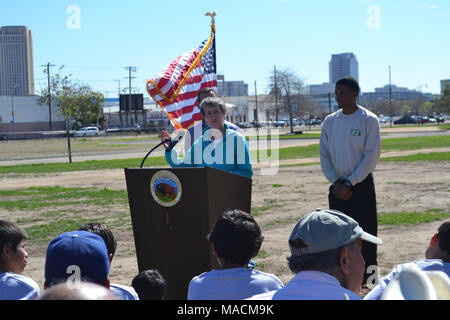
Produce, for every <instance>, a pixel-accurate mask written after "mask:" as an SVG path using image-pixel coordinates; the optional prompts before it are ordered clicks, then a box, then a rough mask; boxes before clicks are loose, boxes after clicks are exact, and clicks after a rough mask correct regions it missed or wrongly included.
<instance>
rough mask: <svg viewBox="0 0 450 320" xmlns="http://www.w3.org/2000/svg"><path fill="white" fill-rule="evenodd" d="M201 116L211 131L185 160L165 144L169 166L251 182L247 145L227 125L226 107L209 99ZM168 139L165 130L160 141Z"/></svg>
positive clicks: (191, 148)
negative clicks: (216, 172) (210, 171)
mask: <svg viewBox="0 0 450 320" xmlns="http://www.w3.org/2000/svg"><path fill="white" fill-rule="evenodd" d="M200 112H201V113H202V116H203V118H204V119H205V121H206V123H207V124H208V126H209V128H207V129H205V130H204V131H203V132H202V135H201V136H200V137H199V138H198V139H197V140H195V142H194V143H193V144H192V146H191V147H190V148H189V150H188V151H187V152H186V155H185V156H184V158H183V159H181V158H180V157H179V155H178V152H177V151H176V150H175V149H172V148H170V147H169V143H165V144H163V145H164V148H165V149H166V152H165V156H166V161H167V163H168V164H169V165H170V166H171V167H173V168H179V167H212V168H215V169H219V170H224V171H228V172H231V173H234V174H238V175H241V176H245V177H249V178H251V177H252V175H253V168H252V161H251V158H250V151H249V148H248V144H247V141H246V140H245V137H244V136H243V135H242V134H240V133H239V132H237V131H235V130H231V129H229V128H228V126H227V125H226V124H225V123H224V120H225V114H226V107H225V103H224V102H223V101H222V100H221V99H219V98H216V97H210V98H206V99H204V100H203V101H202V103H201V104H200ZM186 134H188V133H186ZM169 138H170V136H169V133H168V132H167V131H165V130H163V131H162V133H161V141H165V140H167V139H169Z"/></svg>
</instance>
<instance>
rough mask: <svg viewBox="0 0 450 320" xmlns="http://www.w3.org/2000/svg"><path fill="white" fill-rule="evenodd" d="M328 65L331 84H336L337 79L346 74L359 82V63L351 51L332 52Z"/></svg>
mask: <svg viewBox="0 0 450 320" xmlns="http://www.w3.org/2000/svg"><path fill="white" fill-rule="evenodd" d="M328 66H329V79H330V81H329V82H330V83H331V84H336V82H337V81H338V80H339V79H342V78H343V77H348V76H350V77H353V78H355V79H356V80H357V81H358V82H359V65H358V60H357V59H356V56H355V54H353V53H351V52H346V53H339V54H333V55H331V61H330V62H329V65H328Z"/></svg>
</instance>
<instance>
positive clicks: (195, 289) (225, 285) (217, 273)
mask: <svg viewBox="0 0 450 320" xmlns="http://www.w3.org/2000/svg"><path fill="white" fill-rule="evenodd" d="M282 287H283V283H282V282H281V280H280V279H278V278H277V276H275V275H273V274H270V273H265V272H261V271H258V270H251V269H247V268H231V269H223V270H216V269H213V270H211V271H209V272H204V273H202V274H201V275H199V276H196V277H194V278H193V279H192V280H191V282H190V283H189V289H188V300H243V299H247V298H249V297H251V296H254V295H256V294H259V293H263V292H269V291H273V290H276V289H279V288H282Z"/></svg>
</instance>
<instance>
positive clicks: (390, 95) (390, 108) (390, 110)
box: [389, 66, 392, 127]
mask: <svg viewBox="0 0 450 320" xmlns="http://www.w3.org/2000/svg"><path fill="white" fill-rule="evenodd" d="M389 113H390V116H391V121H390V127H392V85H391V66H389Z"/></svg>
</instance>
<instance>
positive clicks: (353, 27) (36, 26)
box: [0, 0, 450, 98]
mask: <svg viewBox="0 0 450 320" xmlns="http://www.w3.org/2000/svg"><path fill="white" fill-rule="evenodd" d="M105 4H106V2H104V1H95V3H92V2H89V1H85V0H78V1H74V2H72V1H70V2H69V1H65V0H62V1H58V3H54V2H51V1H49V0H38V1H33V2H30V1H25V0H19V1H15V2H13V3H8V4H7V5H6V3H5V2H2V4H0V9H1V10H0V21H2V25H3V26H9V25H24V26H27V27H28V28H29V29H30V30H31V31H32V32H33V41H34V43H33V46H34V62H35V63H34V65H35V66H34V73H35V87H36V93H39V89H40V88H42V87H44V86H45V85H46V76H45V74H44V73H43V72H42V70H43V69H44V67H43V65H46V64H47V63H48V62H50V63H52V64H54V65H55V67H53V68H52V69H51V71H52V73H54V72H57V70H58V67H59V66H60V65H65V66H66V67H65V68H64V72H65V74H72V79H74V80H79V81H81V82H83V83H87V84H89V85H90V86H91V87H92V88H93V89H94V90H97V91H101V92H103V93H105V96H107V97H110V98H111V97H116V96H117V92H118V87H119V81H120V87H121V89H123V88H125V87H127V86H128V80H127V79H126V78H127V77H128V72H127V70H126V69H125V68H126V67H128V66H133V67H136V72H135V73H133V76H134V77H136V79H133V83H132V87H135V88H138V89H139V91H140V92H141V93H144V96H145V97H148V94H147V93H146V92H145V81H146V80H147V79H150V78H152V77H153V76H155V75H156V74H157V73H158V72H159V71H160V70H161V69H162V68H163V67H164V66H165V65H167V64H168V63H170V62H171V61H172V60H173V59H175V58H176V57H177V56H179V55H180V54H182V53H183V52H185V51H187V50H189V49H191V48H193V47H195V46H197V45H198V44H199V43H200V42H202V41H203V40H205V39H206V38H207V37H208V36H209V32H210V28H209V25H210V18H209V17H205V16H204V14H205V13H206V12H207V11H214V10H216V11H217V12H218V15H217V16H216V37H217V38H216V41H217V42H216V46H217V67H218V73H219V74H223V75H224V76H225V80H227V81H228V80H229V81H244V82H245V83H247V84H248V87H249V94H250V95H252V94H254V90H255V88H254V83H255V81H256V83H257V86H258V88H257V91H258V93H265V92H268V88H267V86H268V78H269V76H270V73H271V72H272V70H273V66H274V65H276V66H277V69H279V70H282V69H285V68H291V69H292V70H294V71H295V72H296V73H297V74H298V75H299V76H300V77H301V78H302V79H303V80H304V82H305V83H306V84H308V85H312V84H320V83H325V82H328V81H329V79H328V78H329V73H328V63H329V61H330V57H331V55H332V54H338V53H344V52H353V53H354V54H355V55H356V57H357V59H358V62H359V81H360V85H361V88H362V91H366V92H367V91H374V89H375V88H376V87H383V86H384V85H386V84H387V83H389V74H388V68H389V66H391V69H392V84H396V85H397V86H399V87H408V88H410V89H420V90H422V91H424V92H432V93H435V94H439V93H440V81H441V80H442V79H448V78H450V74H449V73H450V62H449V59H448V58H447V57H448V56H449V52H450V49H449V48H450V47H449V46H450V45H449V43H448V41H445V39H446V38H447V37H448V31H446V30H449V29H450V23H449V19H448V14H449V12H450V4H449V3H448V2H446V1H443V0H435V1H425V0H424V1H402V0H399V1H396V2H395V3H392V2H391V1H386V0H379V1H371V0H345V1H341V2H339V4H337V3H336V2H334V1H325V0H321V1H317V2H314V3H310V2H307V1H295V2H294V1H289V0H262V1H258V2H257V1H253V0H251V1H246V2H245V3H241V2H239V1H234V0H232V1H228V2H226V3H225V2H219V1H217V2H211V1H205V0H200V1H197V2H195V3H189V4H187V3H184V2H182V1H173V4H172V3H171V5H172V6H175V7H177V9H178V10H171V11H170V14H171V15H170V16H166V15H165V13H166V12H167V10H166V8H165V7H164V4H162V3H160V2H157V1H140V0H134V1H132V3H130V4H129V5H126V4H121V3H110V2H108V5H107V6H106V5H105ZM256 4H258V5H257V6H256ZM167 22H170V23H167Z"/></svg>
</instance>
